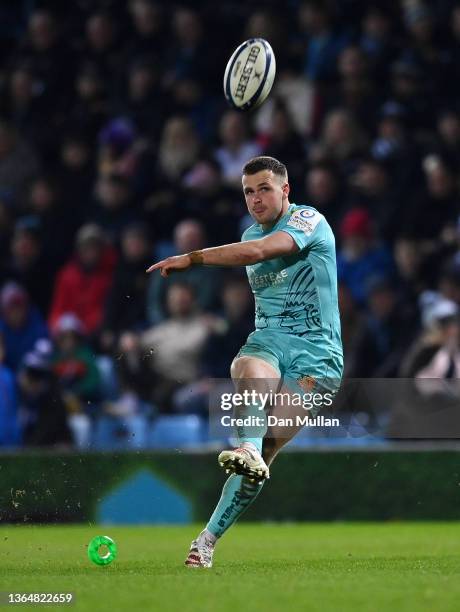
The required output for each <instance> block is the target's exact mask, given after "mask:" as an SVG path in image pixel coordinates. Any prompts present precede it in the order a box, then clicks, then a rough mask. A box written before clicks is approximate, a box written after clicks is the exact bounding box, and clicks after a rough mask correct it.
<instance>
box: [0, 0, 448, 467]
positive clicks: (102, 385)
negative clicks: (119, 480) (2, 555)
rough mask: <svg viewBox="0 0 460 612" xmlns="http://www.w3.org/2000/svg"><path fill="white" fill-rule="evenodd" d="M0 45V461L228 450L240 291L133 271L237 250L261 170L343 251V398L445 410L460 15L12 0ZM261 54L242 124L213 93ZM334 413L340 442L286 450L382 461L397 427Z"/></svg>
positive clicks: (2, 14) (215, 273)
mask: <svg viewBox="0 0 460 612" xmlns="http://www.w3.org/2000/svg"><path fill="white" fill-rule="evenodd" d="M0 24H1V25H0V58H1V61H0V447H2V448H4V450H5V451H8V452H10V451H14V452H19V451H22V452H25V451H27V450H28V449H29V450H30V449H37V447H40V448H46V449H54V450H55V451H56V450H57V451H59V452H61V453H65V452H68V451H72V449H74V450H75V449H77V450H78V451H99V450H106V451H109V450H117V451H120V450H130V449H131V450H136V451H139V450H146V449H147V450H148V449H184V448H192V449H195V450H196V449H200V448H201V449H206V448H215V447H218V446H220V445H221V444H222V441H219V440H216V439H213V438H212V436H210V435H209V432H208V428H207V423H206V414H207V409H208V396H209V393H210V389H211V387H212V385H213V379H216V378H225V377H227V376H228V371H229V365H230V363H231V360H232V358H233V357H234V355H235V354H236V352H237V351H238V349H239V347H240V346H241V345H242V344H243V343H244V341H245V339H246V337H247V335H248V333H249V332H250V331H252V329H253V317H254V310H253V298H252V295H251V293H250V291H249V288H248V285H247V281H246V279H245V275H244V270H242V269H241V270H238V269H235V270H224V269H217V268H208V269H205V268H193V269H192V270H190V271H188V272H186V273H183V274H181V275H180V276H177V277H175V276H173V277H172V278H170V279H167V280H165V279H162V278H161V277H160V276H159V275H158V274H157V275H150V276H149V275H146V274H145V269H146V267H147V266H148V265H149V264H150V263H152V262H153V261H155V260H158V259H159V258H164V257H166V256H169V255H172V254H176V253H183V252H187V251H191V250H195V249H200V248H203V247H206V246H214V245H218V244H222V243H226V242H235V241H238V240H239V239H240V236H241V233H242V232H243V231H244V229H245V228H246V227H247V226H248V225H249V224H250V223H251V220H250V218H249V217H248V215H247V211H246V208H245V204H244V199H243V196H242V193H241V185H240V176H241V168H242V166H243V164H244V163H245V162H246V161H247V160H248V159H249V158H250V157H252V156H255V155H258V154H267V155H272V156H274V157H277V158H279V159H280V160H281V161H283V162H284V163H285V164H286V165H287V167H288V170H289V178H290V183H291V187H292V201H294V202H297V203H308V204H310V205H313V206H315V207H316V208H317V209H318V210H320V212H322V213H323V214H324V215H325V216H326V218H327V219H328V221H329V223H330V224H331V226H332V228H333V230H334V232H335V235H336V240H337V256H338V277H339V293H340V309H341V319H342V330H343V340H344V350H345V374H346V379H348V380H355V379H363V378H365V379H367V378H376V379H395V380H396V379H398V378H400V377H404V378H410V379H414V380H418V379H421V378H425V379H437V380H439V381H441V382H440V383H439V384H437V386H436V385H435V386H434V387H433V385H431V386H430V385H427V386H424V387H420V388H419V393H420V395H421V396H423V398H424V399H425V400H426V398H427V397H428V398H431V400H432V399H433V397H434V398H435V400H436V402H437V401H438V400H439V397H441V396H446V397H448V399H449V401H450V402H451V403H452V402H453V405H454V406H457V405H458V399H459V397H460V392H459V389H458V385H457V386H456V385H455V384H454V383H455V380H456V379H459V378H460V324H459V316H458V313H459V306H460V199H459V169H460V95H459V89H458V81H459V77H460V3H458V2H455V1H454V0H438V1H437V2H436V3H434V2H421V1H417V0H411V1H409V0H400V1H395V2H391V3H389V2H368V1H364V0H363V1H360V0H343V1H339V0H337V1H332V0H331V1H329V2H328V1H326V0H322V1H319V0H305V1H297V0H290V1H288V2H285V3H283V10H282V11H281V12H280V10H279V7H278V3H277V2H269V1H267V2H265V3H264V8H263V9H261V8H260V3H259V2H252V1H247V2H245V3H244V4H242V3H240V2H237V1H236V0H222V2H220V3H219V8H218V10H216V7H215V5H214V3H211V2H209V1H206V0H203V1H202V2H199V1H196V2H182V3H180V4H179V3H175V2H169V3H167V4H166V3H162V2H155V1H153V0H128V1H121V0H120V1H117V0H105V1H104V0H100V1H96V0H94V1H91V0H74V1H73V2H70V3H62V2H58V1H57V0H55V1H52V0H50V1H48V2H46V1H43V2H40V1H36V2H35V1H33V0H23V1H21V0H16V1H15V2H2V4H1V7H0ZM253 36H261V37H264V38H266V39H267V40H268V41H269V42H270V44H271V45H272V47H273V48H274V51H275V54H276V59H277V77H276V81H275V86H274V89H273V91H272V93H271V95H270V96H269V99H268V100H267V102H266V103H265V104H264V105H263V106H262V108H260V109H259V110H257V111H256V112H254V113H250V114H240V113H238V112H235V111H233V110H230V109H229V108H228V107H227V106H226V103H225V100H224V96H223V92H222V80H223V74H224V69H225V65H226V62H227V59H228V58H229V56H230V54H231V52H232V51H233V49H234V48H235V47H236V46H237V45H238V44H240V43H241V42H242V41H243V40H245V39H247V38H249V37H253ZM457 382H458V381H457ZM352 395H353V394H352ZM358 395H359V394H358ZM347 398H348V399H347V401H342V402H339V404H340V411H343V413H344V414H348V415H350V414H353V415H355V416H356V414H357V415H358V417H357V418H356V419H355V420H354V421H353V423H352V425H353V428H351V429H350V427H348V428H347V430H346V431H345V432H342V435H338V436H336V440H331V439H330V435H329V434H328V433H327V432H321V431H320V432H316V433H315V434H309V433H306V434H305V435H303V436H301V437H300V439H299V441H298V442H295V443H294V445H297V446H300V447H302V446H305V447H307V448H310V447H311V446H315V445H318V444H323V443H324V440H323V438H324V437H326V438H329V439H328V440H327V443H328V444H343V443H344V441H345V442H346V444H347V445H348V446H353V445H358V446H359V447H360V448H362V446H363V443H364V444H366V445H369V446H371V447H372V445H375V444H380V445H385V444H387V443H389V437H390V434H391V431H392V430H391V426H390V425H389V423H391V415H390V416H389V411H390V409H391V406H389V405H386V406H385V405H379V406H378V408H377V409H375V407H373V408H372V409H371V408H370V407H369V404H368V403H367V402H366V401H363V400H362V398H361V399H359V397H358V399H356V394H355V395H354V398H355V399H354V400H350V401H351V404H350V402H349V396H347ZM347 402H348V403H347ZM380 404H382V402H380ZM410 404H411V402H408V403H406V404H405V405H403V406H402V407H400V409H401V410H402V411H403V412H404V410H407V411H409V412H408V413H407V414H409V415H410V414H413V412H414V410H416V409H417V407H416V406H415V408H414V406H413V405H410ZM406 416H407V415H406ZM348 422H349V423H350V422H351V421H350V419H349V420H348ZM372 428H373V431H372V432H371V433H369V432H370V429H372ZM398 431H399V430H398ZM393 433H394V432H393ZM394 437H406V438H407V437H409V438H410V437H416V436H413V435H412V434H411V433H410V432H409V433H406V434H405V435H403V436H400V435H399V434H398V432H397V433H396V434H394ZM422 437H424V438H425V439H426V438H439V437H446V436H445V435H435V434H433V435H430V431H429V428H428V431H425V432H424V435H423V436H422ZM447 437H449V436H447ZM452 437H456V436H455V435H453V436H452ZM15 456H16V457H17V456H18V455H15Z"/></svg>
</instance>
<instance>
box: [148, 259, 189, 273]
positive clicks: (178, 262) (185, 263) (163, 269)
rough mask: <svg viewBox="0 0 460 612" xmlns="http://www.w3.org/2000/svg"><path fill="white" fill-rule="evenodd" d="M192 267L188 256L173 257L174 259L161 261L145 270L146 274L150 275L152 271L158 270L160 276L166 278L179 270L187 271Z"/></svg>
mask: <svg viewBox="0 0 460 612" xmlns="http://www.w3.org/2000/svg"><path fill="white" fill-rule="evenodd" d="M191 265H192V260H191V258H190V255H175V256H174V257H167V258H166V259H162V260H161V261H159V262H158V263H156V264H153V265H152V266H150V268H147V270H146V272H147V273H148V274H150V272H153V271H154V270H160V274H161V276H163V277H164V278H166V277H167V276H169V274H170V272H178V271H180V270H187V269H188V268H190V266H191Z"/></svg>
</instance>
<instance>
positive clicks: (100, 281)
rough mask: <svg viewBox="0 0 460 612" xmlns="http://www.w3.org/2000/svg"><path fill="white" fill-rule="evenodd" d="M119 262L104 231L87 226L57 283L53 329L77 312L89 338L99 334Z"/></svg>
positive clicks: (52, 316)
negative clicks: (62, 317) (108, 243)
mask: <svg viewBox="0 0 460 612" xmlns="http://www.w3.org/2000/svg"><path fill="white" fill-rule="evenodd" d="M115 261H116V255H115V253H114V251H113V249H112V248H111V247H109V246H108V245H107V243H106V239H105V235H104V232H103V231H102V230H101V228H100V227H98V226H97V225H93V224H87V225H83V226H82V227H81V228H80V230H79V231H78V234H77V238H76V253H75V256H74V257H73V258H72V259H71V260H70V261H69V262H68V263H67V264H66V265H65V266H63V268H61V270H60V271H59V273H58V276H57V279H56V284H55V287H54V292H53V299H52V303H51V310H50V315H49V324H50V327H51V329H53V328H54V326H55V324H56V322H57V321H58V319H59V318H60V317H61V316H62V315H63V314H65V313H67V312H73V313H74V314H75V315H76V316H77V317H78V318H79V319H80V321H81V322H82V324H83V326H84V328H85V330H86V331H87V333H88V334H90V335H95V334H97V332H99V330H100V326H101V324H102V322H103V317H104V308H105V300H106V298H107V295H108V292H109V290H110V287H111V284H112V276H113V271H114V266H115Z"/></svg>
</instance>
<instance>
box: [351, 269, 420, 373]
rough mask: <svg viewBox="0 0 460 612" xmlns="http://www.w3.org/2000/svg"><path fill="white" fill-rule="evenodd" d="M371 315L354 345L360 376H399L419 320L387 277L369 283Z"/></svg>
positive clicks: (357, 370)
mask: <svg viewBox="0 0 460 612" xmlns="http://www.w3.org/2000/svg"><path fill="white" fill-rule="evenodd" d="M369 285H370V286H369V289H368V306H369V314H368V316H367V320H366V325H365V328H364V329H363V333H362V335H361V337H360V338H359V339H358V340H357V342H356V344H355V346H354V356H353V357H354V358H353V357H352V359H353V363H354V371H353V372H352V373H351V372H350V375H352V376H354V377H357V378H368V377H377V378H388V377H395V376H397V375H398V372H399V368H400V364H401V360H402V358H403V356H404V354H405V352H406V350H407V346H408V345H409V343H410V342H412V340H413V338H414V336H415V333H416V331H417V320H416V319H414V316H413V312H412V310H407V309H406V308H404V307H403V306H402V304H401V303H400V302H399V300H398V295H397V292H396V289H395V287H394V286H393V285H392V284H391V283H389V282H388V281H386V280H378V279H375V280H374V281H372V282H371V283H370V284H369Z"/></svg>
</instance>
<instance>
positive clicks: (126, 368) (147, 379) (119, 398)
mask: <svg viewBox="0 0 460 612" xmlns="http://www.w3.org/2000/svg"><path fill="white" fill-rule="evenodd" d="M114 366H115V371H114V373H115V375H116V377H117V381H118V383H119V385H118V386H119V388H118V389H117V393H116V394H115V395H114V396H113V397H110V398H107V399H106V401H105V402H104V403H103V410H104V412H105V413H107V414H110V415H112V416H115V417H129V416H133V415H136V414H145V413H151V412H152V411H153V405H152V403H151V401H152V398H153V397H154V394H155V391H154V390H155V385H156V380H155V379H154V378H153V379H152V370H151V368H150V365H149V359H146V355H145V353H144V352H143V351H142V350H141V347H140V338H139V336H138V335H137V334H135V333H132V332H128V331H126V332H123V333H122V334H121V335H120V338H119V340H118V345H117V358H116V360H115V362H114Z"/></svg>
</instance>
